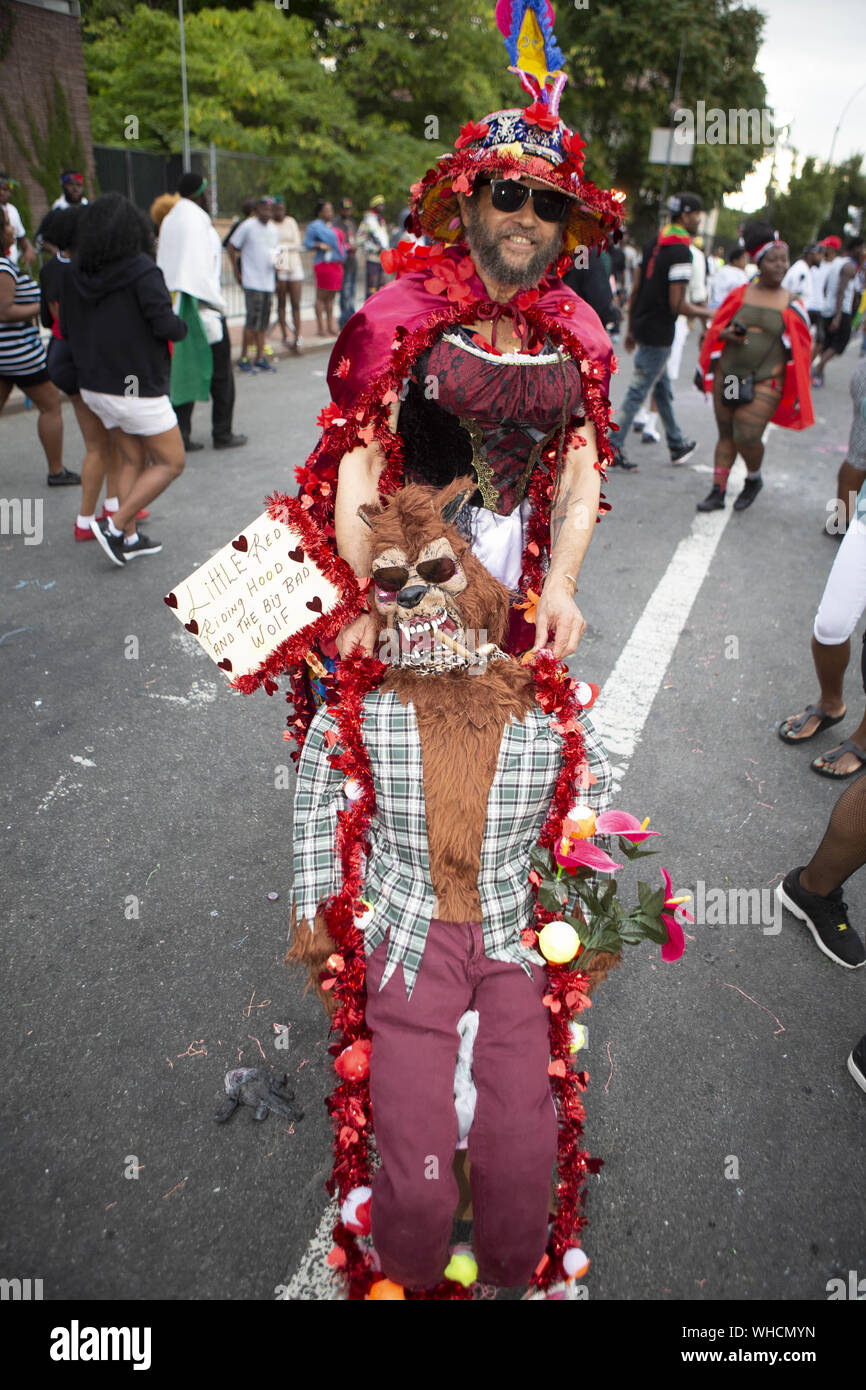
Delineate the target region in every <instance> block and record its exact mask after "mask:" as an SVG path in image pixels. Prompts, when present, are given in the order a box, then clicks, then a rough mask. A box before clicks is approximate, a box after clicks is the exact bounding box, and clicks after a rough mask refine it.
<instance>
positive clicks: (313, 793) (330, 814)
mask: <svg viewBox="0 0 866 1390" xmlns="http://www.w3.org/2000/svg"><path fill="white" fill-rule="evenodd" d="M363 703H364V717H363V725H362V730H363V737H364V744H365V746H366V748H367V751H368V753H369V757H370V766H371V770H372V774H373V784H374V787H375V791H376V814H375V816H374V817H373V820H372V822H371V825H370V854H369V857H368V860H367V871H366V879H365V883H364V897H365V898H366V899H367V901H368V902H370V903H372V904H373V908H374V913H373V916H372V917H371V918H370V920H369V921H368V923H367V926H366V928H365V949H366V952H367V954H368V955H369V954H370V952H371V951H373V950H375V948H376V947H377V946H378V945H379V944H380V942H382V941H384V940H385V937H386V936H387V937H388V953H387V959H386V964H385V970H384V973H383V976H382V985H385V984H386V983H387V981H388V980H389V979H390V978H391V976H392V974H393V973H394V971H395V970H396V968H397V965H398V964H402V966H403V978H404V981H405V984H406V991H407V994H408V995H409V997H411V994H412V990H413V988H414V985H415V980H416V979H417V977H418V970H419V968H420V965H421V959H422V956H423V954H424V944H425V941H426V939H427V929H428V927H429V926H430V920H431V918H432V916H433V905H434V900H435V892H434V889H433V882H432V879H431V876H430V860H429V857H428V853H427V823H426V810H425V806H424V782H423V769H422V765H421V739H420V736H419V734H418V725H417V723H416V720H415V712H414V709H413V707H412V705H411V704H408V705H403V704H401V702H400V700H399V698H398V697H397V695H396V694H395V693H394V692H393V691H389V692H386V693H384V694H379V693H376V692H374V693H373V694H371V695H368V696H367V697H366V698H365V700H364V702H363ZM553 722H554V719H553V717H552V716H549V715H546V714H544V712H543V711H542V710H541V709H540V708H539V707H538V706H535V707H534V708H532V709H530V710H529V711H528V713H527V714H526V716H525V718H524V720H523V722H522V723H517V722H515V723H512V724H509V725H508V726H507V727H506V728H505V730H504V731H503V735H502V742H501V744H500V747H499V758H498V761H497V765H496V772H495V774H494V777H493V783H492V785H491V788H490V794H489V797H488V800H487V819H486V823H485V827H484V836H483V839H482V843H481V859H480V869H479V874H478V893H479V897H480V899H481V912H482V927H483V932H484V951H485V954H486V955H487V956H489V957H491V959H493V960H504V961H511V962H513V963H514V964H516V965H520V966H522V967H523V969H524V970H525V971H526V973H527V974H529V973H530V966H529V961H530V959H532V960H535V959H536V957H535V954H534V953H532V954H531V955H530V953H529V952H528V951H527V950H526V948H525V947H524V946H522V945H521V942H520V932H521V930H522V929H523V928H524V927H525V926H527V925H528V923H529V922H530V920H531V913H532V889H531V887H530V885H529V883H528V875H529V867H530V866H529V855H530V853H531V851H532V849H533V847H534V846H535V845H536V844H537V843H538V836H539V834H540V833H541V827H542V825H543V824H544V821H545V818H546V816H547V812H548V809H549V807H550V798H551V796H552V795H553V791H554V788H555V785H556V779H557V777H558V776H559V773H560V770H561V767H562V739H561V738H560V736H559V735H558V734H555V733H554V732H553V730H552V728H551V724H552V723H553ZM580 723H581V727H582V730H583V738H584V745H585V748H586V754H587V760H588V762H589V767H590V771H591V772H592V773H594V774H595V777H596V779H597V780H596V782H595V783H594V785H593V786H592V787H590V788H589V789H588V790H587V791H586V792H585V793H582V795H581V800H584V801H586V802H587V803H588V804H589V805H591V806H592V807H593V809H594V810H595V811H596V812H597V813H598V812H600V811H602V810H604V808H605V807H606V806H607V805H608V802H609V798H610V787H611V771H610V764H609V763H608V761H607V757H606V755H605V752H604V748H603V747H602V744H601V742H600V741H599V738H598V735H597V734H596V732H595V729H594V728H593V725H592V721H591V720H590V719H589V717H588V716H587V715H585V714H583V715H581V717H580ZM329 730H332V731H333V732H334V733H336V732H337V723H336V719H335V718H334V716H333V714H332V713H331V712H330V710H328V709H327V707H325V706H323V707H322V708H320V709H319V710H318V711H317V712H316V714H315V716H314V718H313V721H312V723H311V724H310V728H309V732H308V734H307V738H306V741H305V743H304V748H303V752H302V754H301V758H300V762H299V764H298V780H297V786H296V789H295V811H294V892H295V905H296V911H297V916H298V920H300V918H301V917H306V918H307V920H308V922H310V923H312V921H313V918H314V917H315V914H316V910H317V908H318V906H319V904H320V903H321V902H322V901H323V899H325V898H327V897H329V896H330V895H331V894H332V893H336V892H338V890H339V888H340V866H339V862H338V860H337V856H336V849H335V843H336V828H337V812H338V811H339V810H340V809H341V808H343V807H344V806H346V805H347V802H346V800H345V796H344V793H343V784H344V782H345V777H344V775H343V774H342V773H341V772H338V771H336V770H335V769H334V768H333V767H332V766H331V763H330V761H329V757H328V754H329V752H332V751H333V750H331V749H328V748H327V746H326V744H325V734H326V733H327V732H328V731H329Z"/></svg>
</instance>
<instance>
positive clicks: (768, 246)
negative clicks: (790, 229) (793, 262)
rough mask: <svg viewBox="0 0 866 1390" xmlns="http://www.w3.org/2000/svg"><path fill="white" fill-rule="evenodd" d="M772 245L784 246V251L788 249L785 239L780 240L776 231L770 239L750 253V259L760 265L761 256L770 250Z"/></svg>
mask: <svg viewBox="0 0 866 1390" xmlns="http://www.w3.org/2000/svg"><path fill="white" fill-rule="evenodd" d="M774 246H784V248H785V250H786V251H787V249H788V243H787V241H780V240H779V234H778V232H777V233H776V234H775V236H774V237H773V240H772V241H765V242H764V244H763V246H759V247H758V248H757V249H756V250H755V251H753V252H752V253H751V256H752V260H753V261H754V262H755V265H760V263H761V257H762V256H765V255H766V254H767V252H768V251H770V250H772V248H773V247H774Z"/></svg>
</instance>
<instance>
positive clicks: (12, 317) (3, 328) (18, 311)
mask: <svg viewBox="0 0 866 1390" xmlns="http://www.w3.org/2000/svg"><path fill="white" fill-rule="evenodd" d="M14 240H15V232H14V230H13V228H12V225H11V223H10V222H9V219H8V217H6V215H5V213H4V212H3V209H2V208H0V410H2V409H3V407H4V405H5V404H6V402H7V400H8V399H9V395H10V393H11V391H12V387H13V386H17V387H19V389H20V390H21V391H23V392H24V394H25V396H29V398H30V400H31V401H32V402H33V404H34V405H35V406H36V408H37V410H38V411H39V439H40V442H41V444H42V448H43V449H44V450H45V457H46V458H47V460H48V484H49V486H50V487H65V486H70V485H73V484H77V483H80V482H81V479H80V477H79V476H78V474H77V473H70V472H69V470H68V469H67V468H64V467H63V418H62V416H61V413H60V392H59V391H58V390H57V387H56V386H55V385H54V383H53V381H52V380H51V378H50V377H49V375H48V372H47V370H46V367H45V348H44V347H43V346H42V340H41V338H40V336H39V329H38V327H37V318H38V315H39V286H38V285H37V283H36V281H35V280H31V278H30V276H29V275H27V274H26V272H25V271H23V270H19V268H18V266H16V265H14V264H13V263H12V261H11V260H10V259H9V251H10V249H11V247H12V243H13V241H14Z"/></svg>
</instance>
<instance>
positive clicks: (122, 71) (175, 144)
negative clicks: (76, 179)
mask: <svg viewBox="0 0 866 1390" xmlns="http://www.w3.org/2000/svg"><path fill="white" fill-rule="evenodd" d="M178 28H179V26H178V21H177V18H176V17H175V16H174V15H171V14H167V13H164V12H162V11H159V10H154V9H151V8H150V7H148V6H145V5H137V6H136V7H135V9H134V10H133V12H132V13H131V14H127V16H126V18H125V21H124V23H123V24H122V25H119V24H117V23H116V22H115V20H114V19H112V18H110V17H109V18H105V19H100V20H97V21H94V22H92V23H90V24H89V25H88V28H87V46H86V63H87V77H88V87H89V90H90V103H91V120H92V125H93V134H94V139H95V140H97V141H101V142H104V143H107V144H120V143H122V141H123V139H124V137H125V134H126V131H127V130H128V129H129V128H130V127H129V123H128V118H129V117H130V116H134V117H136V119H137V121H138V126H137V134H138V141H137V143H138V147H139V148H150V149H156V150H162V151H165V152H169V151H176V150H179V149H180V147H181V143H182V101H181V86H180V59H179V32H178ZM185 37H186V54H187V73H188V83H189V122H190V136H191V140H192V143H193V144H194V145H201V144H207V143H208V142H209V141H211V140H213V141H214V142H215V143H216V144H217V145H218V146H220V147H221V148H223V149H227V150H242V151H245V152H247V153H251V154H263V155H271V156H275V157H276V158H277V160H278V163H277V164H276V166H275V167H274V170H273V177H272V179H271V180H270V183H271V187H272V188H276V187H278V186H280V187H283V188H285V189H286V190H288V191H290V192H291V193H292V195H293V196H294V197H299V196H300V197H307V198H309V199H312V198H313V197H314V196H315V195H316V194H317V193H318V192H320V191H321V192H323V193H328V194H331V195H333V193H334V191H335V190H339V191H341V192H350V193H355V192H359V191H360V190H359V187H358V185H359V172H360V171H363V178H364V179H365V180H372V181H374V182H376V183H377V185H378V184H379V183H380V182H381V183H382V184H383V185H384V188H383V191H384V192H386V193H390V194H392V196H393V197H394V198H395V199H396V198H399V197H403V196H404V195H403V193H402V188H403V187H404V186H405V182H406V179H405V175H404V174H403V173H402V172H401V171H404V170H406V169H407V168H408V169H413V168H414V167H415V165H416V164H417V155H418V154H419V153H420V152H421V151H420V149H418V148H416V147H420V146H423V143H424V142H423V141H413V140H412V138H411V137H409V136H407V134H406V133H405V130H404V129H403V128H402V126H401V123H400V122H399V121H397V120H393V121H391V122H389V121H388V120H387V119H386V118H385V117H384V116H382V115H381V114H379V113H377V112H371V113H370V115H369V117H368V118H367V119H365V120H363V121H361V120H359V119H358V116H357V112H356V108H355V104H354V102H353V101H352V99H351V97H350V95H349V93H348V91H347V90H346V87H345V84H343V83H341V82H340V81H339V79H338V78H337V75H336V73H335V72H333V71H328V70H327V68H326V66H324V65H323V64H322V63H321V62H320V61H319V58H318V56H317V54H316V53H315V52H314V43H313V40H314V35H313V30H312V26H311V24H310V23H309V22H307V21H304V20H303V19H301V18H299V17H298V16H296V15H291V14H288V15H287V14H286V13H285V12H284V11H281V10H278V9H277V8H276V7H274V6H257V9H256V12H255V13H253V12H251V11H248V10H240V9H238V10H226V9H213V8H204V9H202V10H200V11H199V12H198V13H194V14H191V15H190V16H189V18H188V19H187V20H186V24H185ZM425 152H426V151H425ZM412 176H413V177H414V174H413V175H412Z"/></svg>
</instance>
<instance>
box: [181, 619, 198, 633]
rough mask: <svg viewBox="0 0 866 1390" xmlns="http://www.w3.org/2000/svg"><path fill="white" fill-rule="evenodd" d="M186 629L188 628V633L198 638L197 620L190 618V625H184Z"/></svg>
mask: <svg viewBox="0 0 866 1390" xmlns="http://www.w3.org/2000/svg"><path fill="white" fill-rule="evenodd" d="M184 627H185V628H186V630H187V632H191V633H193V634H194V635H195V636H198V623H197V622H196V620H195V618H190V620H189V622H188V623H184Z"/></svg>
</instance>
